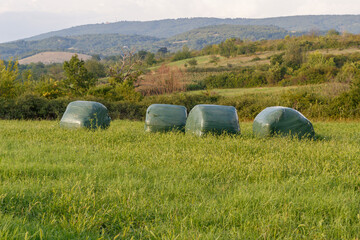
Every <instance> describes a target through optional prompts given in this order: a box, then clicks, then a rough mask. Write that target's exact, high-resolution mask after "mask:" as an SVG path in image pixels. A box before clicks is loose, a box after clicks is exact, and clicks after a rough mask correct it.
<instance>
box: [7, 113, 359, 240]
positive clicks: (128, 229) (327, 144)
mask: <svg viewBox="0 0 360 240" xmlns="http://www.w3.org/2000/svg"><path fill="white" fill-rule="evenodd" d="M240 127H241V132H242V134H241V135H237V136H231V135H221V136H211V135H209V136H206V137H203V138H198V137H195V136H192V135H187V134H182V133H176V132H171V133H166V134H163V133H156V134H149V133H145V132H144V124H143V122H135V121H127V120H116V121H113V122H112V124H111V126H110V128H109V129H107V130H99V131H87V130H78V131H68V130H63V129H60V128H59V122H58V121H5V120H2V121H0V142H1V144H0V182H1V184H0V239H277V238H279V239H358V238H359V235H360V178H359V174H360V148H359V146H360V131H359V129H360V122H354V121H351V122H315V123H314V128H315V131H316V133H317V136H316V139H314V140H298V139H291V138H288V137H274V138H266V139H258V138H255V137H254V136H253V135H252V123H251V122H241V123H240Z"/></svg>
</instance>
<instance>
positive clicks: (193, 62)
mask: <svg viewBox="0 0 360 240" xmlns="http://www.w3.org/2000/svg"><path fill="white" fill-rule="evenodd" d="M187 63H188V64H189V65H190V67H195V66H196V65H197V64H198V62H197V60H196V59H195V58H192V59H190V60H189V61H187Z"/></svg>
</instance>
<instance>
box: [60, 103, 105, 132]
mask: <svg viewBox="0 0 360 240" xmlns="http://www.w3.org/2000/svg"><path fill="white" fill-rule="evenodd" d="M110 120H111V119H110V117H109V115H108V110H107V108H106V107H105V106H104V105H102V104H101V103H98V102H92V101H75V102H71V103H69V105H68V106H67V107H66V111H65V113H64V115H63V117H62V118H61V120H60V127H62V128H67V129H76V128H83V127H84V128H89V129H96V128H107V127H109V126H110Z"/></svg>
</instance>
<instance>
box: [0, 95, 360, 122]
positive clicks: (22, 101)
mask: <svg viewBox="0 0 360 240" xmlns="http://www.w3.org/2000/svg"><path fill="white" fill-rule="evenodd" d="M75 100H80V99H66V98H63V99H55V100H48V99H46V98H43V97H39V96H35V95H25V96H21V97H19V98H17V99H4V98H0V119H34V120H38V119H48V120H53V119H60V118H61V117H62V114H63V113H64V111H65V109H66V106H67V105H68V104H69V103H70V102H71V101H75ZM81 100H91V101H97V102H101V103H102V104H104V105H105V106H106V107H107V108H108V109H109V114H110V116H111V118H112V119H131V120H144V118H145V114H146V109H147V107H148V106H150V105H151V104H153V103H165V104H177V105H183V106H185V107H186V108H187V110H188V111H190V110H191V109H192V108H193V107H194V106H195V105H197V104H219V105H228V106H234V107H235V108H236V109H237V111H238V115H239V118H240V120H253V119H254V118H255V116H256V115H257V114H258V113H259V112H260V111H262V110H263V109H264V108H266V107H270V106H285V107H292V108H295V109H297V110H299V111H300V112H302V113H303V114H304V115H305V116H306V117H308V118H310V119H328V120H329V119H335V120H336V119H359V118H360V90H359V89H352V90H351V91H349V92H345V93H343V94H341V95H339V96H337V97H333V98H330V97H324V96H320V95H319V94H315V93H309V92H306V91H297V90H295V91H288V92H285V93H279V94H268V95H266V94H262V95H258V94H249V95H242V96H237V97H221V96H219V95H211V94H210V93H208V92H204V93H202V94H186V93H180V94H172V95H161V96H152V97H146V98H144V100H142V101H141V102H129V101H119V102H110V101H106V100H103V99H98V98H93V97H87V98H83V99H81Z"/></svg>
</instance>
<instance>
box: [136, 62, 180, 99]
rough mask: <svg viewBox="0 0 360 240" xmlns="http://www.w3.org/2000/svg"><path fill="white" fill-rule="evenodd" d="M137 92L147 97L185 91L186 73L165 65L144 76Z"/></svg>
mask: <svg viewBox="0 0 360 240" xmlns="http://www.w3.org/2000/svg"><path fill="white" fill-rule="evenodd" d="M137 90H138V91H139V92H141V93H142V94H143V95H145V96H147V95H158V94H166V93H173V92H180V91H184V90H185V81H184V73H183V71H182V70H180V69H179V68H177V67H169V66H167V65H165V64H164V65H162V66H161V67H160V68H159V69H157V70H155V71H151V72H150V73H148V74H146V75H144V76H143V77H142V80H141V81H140V82H139V87H138V88H137Z"/></svg>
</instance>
